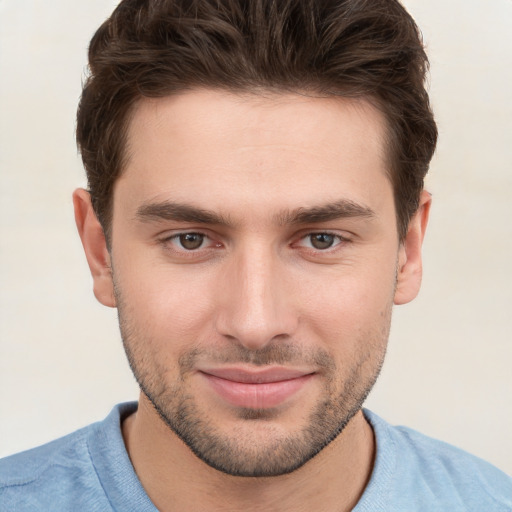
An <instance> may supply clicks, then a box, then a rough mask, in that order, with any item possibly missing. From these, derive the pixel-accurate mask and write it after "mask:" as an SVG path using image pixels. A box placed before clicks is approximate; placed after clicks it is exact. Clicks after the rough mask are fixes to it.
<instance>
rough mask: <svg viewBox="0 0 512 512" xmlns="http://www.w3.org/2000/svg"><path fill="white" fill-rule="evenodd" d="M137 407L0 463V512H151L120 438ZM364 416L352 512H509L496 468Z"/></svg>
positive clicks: (506, 488)
mask: <svg viewBox="0 0 512 512" xmlns="http://www.w3.org/2000/svg"><path fill="white" fill-rule="evenodd" d="M136 407H137V404H136V403H127V404H121V405H118V406H116V407H115V408H114V409H113V410H112V412H111V413H110V414H109V416H108V417H107V418H106V419H105V420H104V421H102V422H100V423H95V424H93V425H90V426H88V427H86V428H83V429H81V430H78V431H77V432H75V433H73V434H70V435H68V436H66V437H63V438H61V439H58V440H56V441H53V442H51V443H49V444H46V445H44V446H41V447H39V448H35V449H33V450H29V451H26V452H23V453H21V454H18V455H13V456H11V457H7V458H5V459H3V460H2V461H0V511H2V512H4V511H5V512H28V511H30V512H34V511H45V512H46V511H51V512H64V511H66V512H69V511H84V512H96V511H97V512H109V511H113V510H115V511H118V512H122V511H134V512H156V510H157V509H156V508H155V506H154V505H153V503H152V502H151V500H150V499H149V497H148V496H147V494H146V492H145V491H144V489H143V487H142V485H141V483H140V481H139V479H138V478H137V475H136V474H135V471H134V469H133V466H132V465H131V462H130V459H129V457H128V454H127V452H126V449H125V446H124V442H123V438H122V434H121V428H120V426H121V421H122V419H123V418H125V417H126V416H127V415H129V414H130V413H132V412H133V411H134V410H135V409H136ZM365 416H366V418H367V419H368V421H369V422H370V424H371V425H372V427H373V430H374V432H375V437H376V440H377V455H376V460H375V466H374V469H373V473H372V476H371V479H370V482H369V484H368V486H367V488H366V489H365V491H364V494H363V496H362V497H361V499H360V501H359V503H358V504H357V506H356V507H355V509H354V511H353V512H388V511H389V512H416V511H417V512H434V511H435V512H462V511H464V512H512V479H511V478H510V477H508V476H507V475H505V474H504V473H502V472H501V471H499V470H498V469H496V468H495V467H493V466H491V465H490V464H488V463H487V462H484V461H482V460H480V459H478V458H476V457H474V456H472V455H469V454H467V453H465V452H463V451H462V450H459V449H457V448H454V447H452V446H450V445H448V444H446V443H442V442H440V441H435V440H433V439H430V438H428V437H425V436H423V435H422V434H419V433H418V432H415V431H413V430H411V429H408V428H404V427H392V426H390V425H388V424H387V423H386V422H385V421H384V420H382V419H380V418H379V417H378V416H376V415H375V414H373V413H371V412H370V411H367V410H365ZM319 499H321V497H319Z"/></svg>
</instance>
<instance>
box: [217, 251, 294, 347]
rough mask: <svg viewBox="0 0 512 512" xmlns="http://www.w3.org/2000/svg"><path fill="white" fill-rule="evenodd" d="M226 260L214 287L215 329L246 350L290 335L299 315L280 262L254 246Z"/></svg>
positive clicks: (282, 264) (271, 254)
mask: <svg viewBox="0 0 512 512" xmlns="http://www.w3.org/2000/svg"><path fill="white" fill-rule="evenodd" d="M230 260H231V261H229V263H228V264H227V265H226V269H225V270H226V271H225V273H224V276H223V282H222V284H220V285H219V290H218V292H219V293H220V294H222V295H221V296H220V300H219V302H218V304H219V308H218V311H217V315H216V329H217V332H218V333H219V334H221V335H222V336H225V337H226V338H229V339H231V340H236V341H237V342H238V343H239V344H240V345H243V346H244V347H246V348H247V349H249V350H258V349H262V348H264V347H265V346H266V345H267V344H269V343H270V342H271V341H273V340H277V339H287V338H289V337H290V336H292V335H293V334H294V332H295V331H296V328H297V325H298V322H299V318H298V312H297V311H296V308H295V307H294V300H295V297H294V296H293V295H294V294H293V291H292V290H291V289H290V279H287V272H286V267H285V265H284V262H282V261H280V258H279V256H278V255H277V254H274V253H273V251H272V249H270V248H268V247H267V248H265V247H254V245H253V246H252V247H248V248H247V249H246V250H244V251H240V253H239V254H235V255H234V256H233V257H232V258H230Z"/></svg>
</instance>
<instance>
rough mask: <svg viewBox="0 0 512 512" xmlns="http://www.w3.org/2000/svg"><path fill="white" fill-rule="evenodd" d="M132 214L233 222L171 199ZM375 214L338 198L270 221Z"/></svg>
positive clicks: (314, 220)
mask: <svg viewBox="0 0 512 512" xmlns="http://www.w3.org/2000/svg"><path fill="white" fill-rule="evenodd" d="M135 216H136V218H137V219H138V220H140V221H142V222H152V221H160V220H164V221H165V220H167V221H176V222H190V223H199V224H211V225H223V226H232V225H233V222H232V221H231V220H230V219H229V217H226V216H224V215H222V214H220V213H217V212H214V211H211V210H207V209H204V208H199V207H196V206H192V205H188V204H184V203H177V202H173V201H161V202H156V203H146V204H143V205H141V206H140V207H139V208H138V209H137V212H136V215H135ZM375 216H376V215H375V212H374V211H373V210H372V209H371V208H369V207H368V206H365V205H363V204H359V203H356V202H354V201H352V200H349V199H341V200H339V201H335V202H332V203H327V204H324V205H319V206H312V207H299V208H296V209H294V210H283V211H281V212H279V213H277V214H276V215H275V216H274V218H273V220H274V222H275V223H276V224H278V225H281V226H282V225H298V224H316V223H321V222H328V221H332V220H337V219H341V218H353V217H362V218H373V217H375Z"/></svg>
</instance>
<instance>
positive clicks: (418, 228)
mask: <svg viewBox="0 0 512 512" xmlns="http://www.w3.org/2000/svg"><path fill="white" fill-rule="evenodd" d="M431 203H432V196H431V195H430V194H429V193H428V192H427V191H426V190H423V191H422V192H421V195H420V203H419V208H418V210H417V211H416V213H415V214H414V215H413V217H412V219H411V220H410V222H409V228H408V230H407V235H406V237H405V240H404V241H403V242H402V243H401V244H400V250H399V253H398V269H397V270H398V273H397V283H396V290H395V300H394V301H395V304H397V305H399V304H406V303H407V302H410V301H411V300H413V299H414V298H415V297H416V295H418V292H419V291H420V286H421V277H422V273H423V266H422V257H421V246H422V244H423V238H424V236H425V230H426V229H427V223H428V216H429V213H430V205H431Z"/></svg>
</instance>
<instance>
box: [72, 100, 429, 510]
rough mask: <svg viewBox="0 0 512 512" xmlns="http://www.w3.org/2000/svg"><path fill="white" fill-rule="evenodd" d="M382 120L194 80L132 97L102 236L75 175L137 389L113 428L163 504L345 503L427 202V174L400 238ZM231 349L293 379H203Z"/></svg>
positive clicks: (414, 278) (80, 214)
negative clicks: (244, 384) (263, 383)
mask: <svg viewBox="0 0 512 512" xmlns="http://www.w3.org/2000/svg"><path fill="white" fill-rule="evenodd" d="M385 134H386V124H385V121H384V119H383V118H382V115H381V114H380V113H379V112H378V111H377V110H376V109H374V108H373V107H372V106H371V105H370V104H369V103H367V102H364V101H362V100H358V101H355V100H350V101H349V100H346V99H340V98H336V99H335V98H312V97H307V96H302V95H298V94H297V95H294V94H281V95H277V94H268V95H265V96H261V95H258V96H257V95H250V94H246V95H234V94H230V93H227V92H221V91H208V90H196V91H192V92H187V93H185V94H181V95H177V96H173V97H168V98H163V99H157V100H144V101H141V102H140V103H139V104H138V106H137V108H136V110H135V112H134V115H133V118H132V121H131V124H130V129H129V145H128V148H129V150H128V161H127V165H126V168H125V169H124V171H123V174H122V176H121V177H120V178H119V179H118V181H117V182H116V184H115V187H114V196H113V221H112V222H113V223H112V240H111V247H110V251H109V250H108V249H107V245H106V243H105V239H104V236H103V231H102V229H101V226H100V225H99V223H98V221H97V219H96V217H95V215H94V213H93V210H92V207H91V204H90V199H89V195H88V193H87V192H86V191H84V190H77V191H76V192H75V194H74V204H75V215H76V219H77V226H78V229H79V233H80V236H81V238H82V242H83V245H84V249H85V253H86V256H87V259H88V262H89V265H90V268H91V272H92V275H93V278H94V292H95V295H96V297H97V299H98V300H99V301H100V302H101V303H102V304H104V305H107V306H110V307H117V308H118V309H119V316H120V325H121V333H122V337H123V342H124V344H125V348H126V351H127V354H128V357H129V360H130V364H131V366H132V369H133V371H134V373H135V375H136V377H137V380H138V382H139V384H140V385H141V388H142V390H143V391H142V392H141V397H140V405H139V409H138V411H137V413H136V414H134V415H132V416H131V417H129V418H128V419H126V420H125V422H124V424H123V435H124V438H125V442H126V445H127V449H128V453H129V455H130V458H131V460H132V462H133V465H134V467H135V470H136V472H137V474H138V476H139V478H140V480H141V482H142V484H143V486H144V488H145V489H146V491H147V493H148V495H149V496H150V498H151V499H152V500H153V502H154V503H155V505H156V506H157V508H158V509H159V510H162V511H171V510H180V511H187V510H190V511H198V510H205V511H206V510H208V511H215V510H226V504H229V510H233V511H234V510H245V511H248V510H270V511H273V510H275V511H278V510H279V511H286V510H294V511H297V510H325V511H328V510H333V511H334V510H336V511H340V510H351V509H352V508H353V507H354V506H355V504H356V503H357V500H358V499H359V497H360V496H361V494H362V492H363V490H364V487H365V485H366V484H367V482H368V479H369V476H370V474H371V469H372V464H373V458H374V449H375V446H374V439H373V432H372V430H371V427H370V426H369V425H368V423H367V422H366V420H365V418H364V416H363V414H362V412H361V410H360V407H361V404H362V402H363V400H364V398H365V397H366V395H367V393H368V392H369V390H370V389H371V387H372V386H373V383H374V381H375V379H376V378H377V375H378V373H379V370H380V366H381V364H382V361H383V358H384V354H385V350H386V345H387V339H388V334H389V326H390V321H391V310H392V306H393V303H394V304H403V303H406V302H409V301H410V300H412V299H413V298H414V297H415V296H416V294H417V292H418V290H419V286H420V282H421V243H422V240H423V235H424V231H425V228H426V224H427V219H428V211H429V207H430V196H429V195H428V193H426V192H423V193H422V194H421V198H420V207H419V209H418V212H417V213H416V215H415V216H414V217H413V219H412V220H411V222H410V226H409V231H408V234H407V236H406V238H405V240H403V241H402V242H401V243H400V241H399V239H398V234H397V228H396V218H395V208H394V202H393V191H392V186H391V183H390V181H389V179H388V177H387V169H386V162H387V161H388V159H387V157H386V153H385ZM184 205H185V206H186V208H183V206H184ZM205 211H207V215H205ZM304 212H306V213H304ZM333 212H334V213H333ZM319 213H321V215H320V214H319ZM192 214H193V215H192ZM187 233H188V234H189V237H188V238H186V237H185V238H184V234H187ZM194 244H199V245H197V246H196V245H194ZM329 244H331V245H329ZM191 247H192V249H191ZM233 365H234V366H236V367H237V368H238V369H240V368H241V369H242V370H243V371H248V372H255V371H260V369H261V368H274V367H279V368H285V369H287V370H290V369H291V370H293V371H298V372H301V375H302V374H304V375H306V376H307V377H306V378H305V380H304V383H303V384H301V386H299V388H298V390H296V392H294V393H292V394H290V395H289V396H287V397H286V398H285V399H284V400H282V401H280V402H279V403H277V404H270V405H269V402H268V396H267V395H265V393H264V392H259V391H257V390H258V389H261V387H259V388H258V386H253V387H251V393H253V395H254V396H253V395H251V396H252V398H251V399H250V400H249V406H248V407H246V406H244V407H242V406H240V405H236V404H235V405H233V404H232V403H230V402H229V401H227V400H226V399H225V397H223V396H221V395H219V394H218V392H217V391H216V390H215V387H214V386H212V384H211V379H209V378H205V371H206V372H208V371H210V370H211V369H212V368H214V369H215V368H225V367H227V366H230V367H231V366H233ZM253 389H256V391H254V392H253V391H252V390H253ZM254 397H256V398H254ZM260 398H261V400H260ZM251 400H252V401H251ZM260 402H261V403H260ZM260 405H261V406H260ZM157 410H158V411H159V412H157ZM180 418H181V420H180ZM194 425H195V426H194ZM318 425H320V427H319V428H317V429H316V430H318V431H319V432H315V426H318ZM169 427H171V428H169ZM187 429H188V430H187ZM340 430H341V433H339V431H340ZM338 434H339V435H338ZM183 440H184V441H185V442H184V441H183ZM212 447H213V448H212ZM311 447H313V448H311ZM316 452H319V453H318V454H317V455H316V456H315V453H316ZM196 455H198V456H196ZM239 475H245V476H239ZM319 495H321V496H322V499H321V500H319V499H318V496H319Z"/></svg>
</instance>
